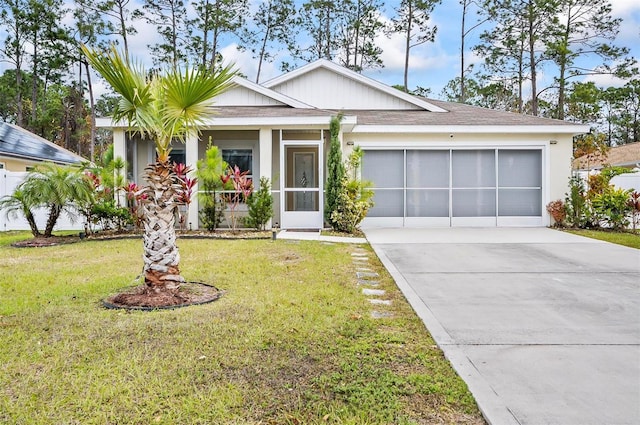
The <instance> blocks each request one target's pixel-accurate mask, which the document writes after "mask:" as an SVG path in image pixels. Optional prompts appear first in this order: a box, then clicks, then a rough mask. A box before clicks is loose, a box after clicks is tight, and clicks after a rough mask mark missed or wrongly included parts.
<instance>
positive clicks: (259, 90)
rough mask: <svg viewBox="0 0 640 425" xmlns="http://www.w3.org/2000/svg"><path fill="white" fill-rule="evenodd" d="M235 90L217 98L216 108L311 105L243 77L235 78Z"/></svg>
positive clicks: (299, 106)
mask: <svg viewBox="0 0 640 425" xmlns="http://www.w3.org/2000/svg"><path fill="white" fill-rule="evenodd" d="M233 84H234V86H233V88H231V89H229V90H227V91H225V92H224V93H222V94H220V95H218V96H216V98H215V99H214V105H215V106H290V107H293V108H310V106H309V105H307V104H305V103H303V102H300V101H298V100H296V99H292V98H290V97H287V96H285V95H283V94H282V93H278V92H275V91H273V90H270V89H268V88H267V87H263V86H260V85H258V84H255V83H252V82H250V81H249V80H247V79H245V78H241V77H234V78H233Z"/></svg>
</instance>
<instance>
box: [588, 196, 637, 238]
mask: <svg viewBox="0 0 640 425" xmlns="http://www.w3.org/2000/svg"><path fill="white" fill-rule="evenodd" d="M631 192H632V191H631V190H625V189H616V188H613V187H607V188H606V189H604V190H603V192H602V193H600V194H598V195H596V196H595V197H594V199H593V210H594V212H595V214H596V216H597V217H598V218H599V219H600V221H601V222H602V223H603V224H604V225H606V227H609V228H611V229H614V230H621V229H624V228H625V227H627V226H628V225H629V219H628V217H627V216H628V215H629V214H630V213H631V212H632V208H631V205H630V204H629V197H630V195H631Z"/></svg>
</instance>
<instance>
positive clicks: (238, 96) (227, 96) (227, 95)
mask: <svg viewBox="0 0 640 425" xmlns="http://www.w3.org/2000/svg"><path fill="white" fill-rule="evenodd" d="M277 105H282V103H281V102H278V101H277V100H275V99H272V98H270V97H267V96H265V95H263V94H260V93H257V92H255V91H253V90H249V89H248V88H246V87H240V86H236V87H234V88H232V89H231V90H227V91H226V92H224V93H222V94H220V95H218V96H216V102H215V106H277Z"/></svg>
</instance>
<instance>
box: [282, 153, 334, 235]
mask: <svg viewBox="0 0 640 425" xmlns="http://www.w3.org/2000/svg"><path fill="white" fill-rule="evenodd" d="M280 152H281V153H280V175H281V176H284V178H283V179H281V180H280V186H281V187H280V190H281V193H282V194H283V198H282V202H281V203H280V209H281V210H280V217H281V220H282V228H283V229H321V228H322V226H323V210H324V200H323V196H322V195H323V180H324V176H323V167H322V157H323V152H322V144H321V143H320V142H319V141H318V142H316V141H312V142H309V141H285V142H284V143H283V147H282V149H281V150H280Z"/></svg>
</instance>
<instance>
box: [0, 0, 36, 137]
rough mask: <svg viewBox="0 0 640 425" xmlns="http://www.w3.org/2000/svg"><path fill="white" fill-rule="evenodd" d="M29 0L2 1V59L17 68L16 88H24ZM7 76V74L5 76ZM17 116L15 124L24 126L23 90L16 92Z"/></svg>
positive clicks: (0, 20)
mask: <svg viewBox="0 0 640 425" xmlns="http://www.w3.org/2000/svg"><path fill="white" fill-rule="evenodd" d="M27 2H28V0H0V6H2V10H1V11H0V23H1V24H2V25H3V26H4V27H5V28H6V33H7V35H6V38H5V40H4V44H3V48H2V58H3V60H4V61H6V62H9V63H10V64H12V65H13V66H14V67H15V74H14V78H15V87H16V88H22V87H23V78H24V72H23V69H24V68H23V66H24V63H25V61H26V60H27V55H28V53H27V46H26V44H27V39H28V34H29V22H30V21H29V18H28V15H27V10H28V9H27ZM5 75H6V74H5ZM14 93H15V105H16V115H15V123H16V124H17V125H19V126H20V127H22V126H24V112H23V111H24V98H25V93H24V91H23V90H22V89H16V90H15V92H14Z"/></svg>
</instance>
